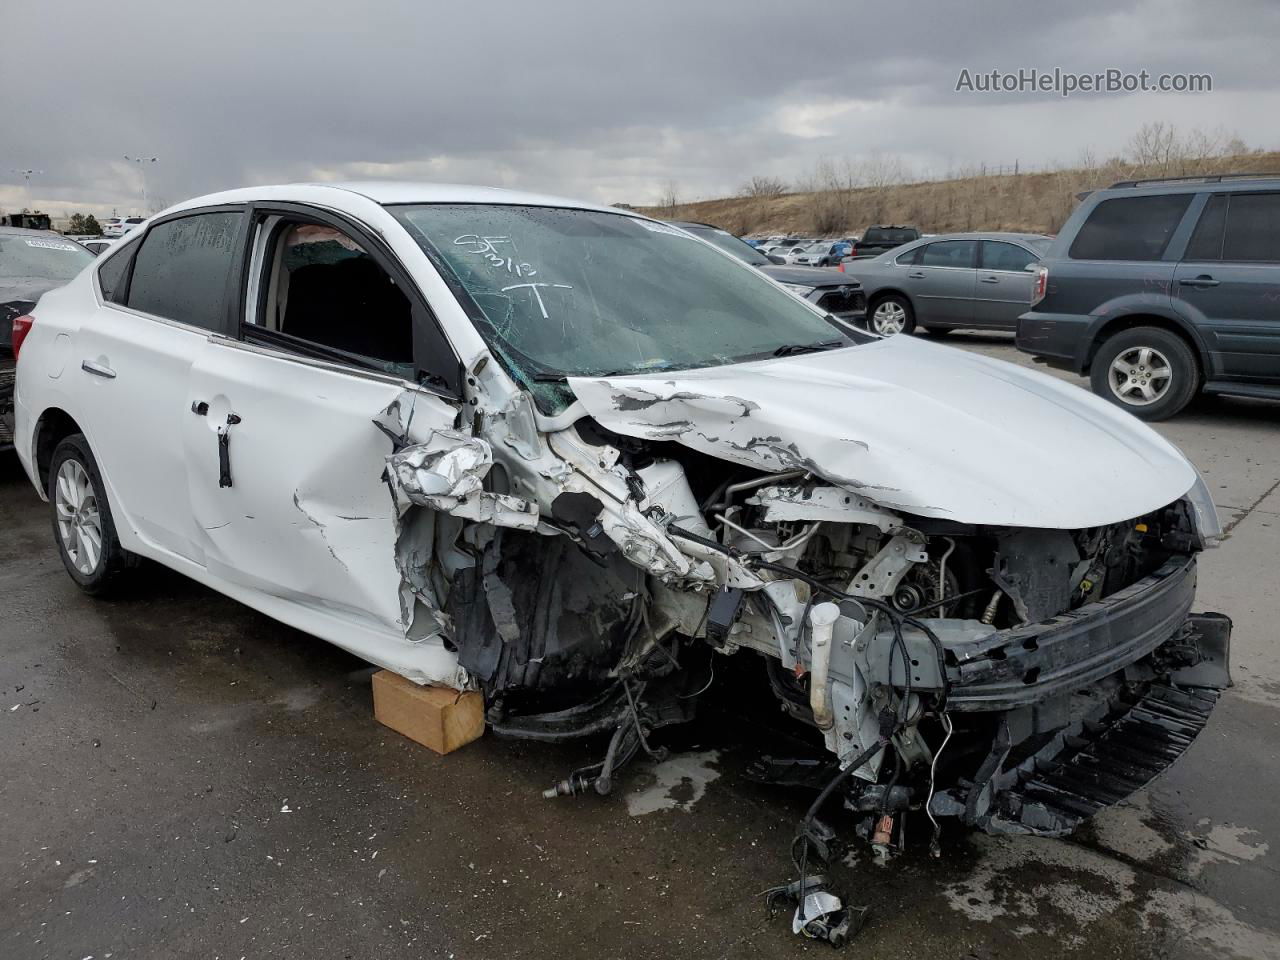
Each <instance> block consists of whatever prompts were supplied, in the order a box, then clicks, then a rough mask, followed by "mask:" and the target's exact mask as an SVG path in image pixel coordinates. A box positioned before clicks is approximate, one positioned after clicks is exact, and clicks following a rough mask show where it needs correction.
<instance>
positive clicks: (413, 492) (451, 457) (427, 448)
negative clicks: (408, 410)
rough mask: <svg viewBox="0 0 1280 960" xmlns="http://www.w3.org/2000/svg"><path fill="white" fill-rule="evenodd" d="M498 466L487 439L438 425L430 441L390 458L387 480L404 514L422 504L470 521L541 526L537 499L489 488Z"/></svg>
mask: <svg viewBox="0 0 1280 960" xmlns="http://www.w3.org/2000/svg"><path fill="white" fill-rule="evenodd" d="M492 467H493V453H492V451H491V450H490V448H489V444H488V443H487V442H485V441H484V440H481V439H480V438H478V437H470V436H467V435H466V434H463V433H460V432H458V431H456V430H432V431H431V435H430V436H429V437H428V438H427V440H426V441H425V442H423V443H418V444H414V445H413V446H409V447H405V448H404V449H402V450H400V451H398V452H396V453H393V454H391V456H389V457H388V458H387V482H388V484H390V486H391V491H392V495H393V496H394V497H395V500H396V503H397V506H398V507H399V509H400V512H401V514H403V513H404V511H405V510H406V509H407V508H408V506H409V505H410V504H416V505H418V506H422V507H430V508H431V509H433V510H439V511H441V512H442V513H447V514H450V515H452V516H455V517H458V518H461V519H465V520H475V521H478V522H481V523H492V524H494V525H495V526H501V527H514V528H516V529H520V530H533V529H534V528H536V527H537V526H538V505H537V504H536V503H533V502H531V501H529V500H523V499H521V498H519V497H512V496H508V495H506V494H496V493H489V492H488V491H486V490H485V489H484V478H485V476H486V475H487V474H488V473H489V470H490V468H492Z"/></svg>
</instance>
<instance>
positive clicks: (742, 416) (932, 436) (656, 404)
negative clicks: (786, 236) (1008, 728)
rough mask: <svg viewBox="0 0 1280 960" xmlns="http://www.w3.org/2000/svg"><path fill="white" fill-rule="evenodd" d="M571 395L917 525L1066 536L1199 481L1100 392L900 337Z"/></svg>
mask: <svg viewBox="0 0 1280 960" xmlns="http://www.w3.org/2000/svg"><path fill="white" fill-rule="evenodd" d="M569 385H570V387H571V388H572V389H573V392H574V393H575V394H576V395H577V397H578V399H579V400H580V401H581V402H582V404H583V406H584V407H586V409H587V411H588V412H589V413H590V414H591V415H592V417H594V418H595V419H596V420H597V421H598V422H599V423H600V424H601V425H602V426H604V427H606V428H607V429H609V430H612V431H614V432H615V433H619V434H622V435H624V436H628V437H640V438H646V439H654V440H673V441H676V442H678V443H680V444H683V445H684V446H687V447H690V448H692V449H694V450H698V451H701V452H702V453H706V454H710V455H711V456H714V457H719V458H722V459H724V460H728V461H731V462H733V463H738V464H742V465H745V466H749V467H755V468H757V469H760V470H765V471H768V472H780V471H782V470H791V469H796V468H799V469H803V470H808V471H811V472H813V473H815V474H817V475H818V476H821V477H823V478H825V479H826V480H827V481H829V482H830V483H834V484H837V485H839V486H841V487H843V488H845V489H849V490H853V491H854V492H857V493H860V494H862V495H863V496H865V497H868V498H870V499H872V500H875V501H876V502H877V503H879V504H881V505H882V506H885V507H888V508H889V509H892V510H902V511H907V512H910V513H914V514H918V515H920V516H925V517H935V518H941V519H950V520H956V521H961V522H965V523H977V524H992V525H1008V526H1025V527H1048V528H1060V529H1079V528H1082V527H1092V526H1101V525H1103V524H1108V523H1115V522H1119V521H1121V520H1124V519H1127V518H1129V517H1135V516H1141V515H1142V514H1144V513H1148V512H1150V511H1152V510H1155V509H1158V508H1159V507H1161V506H1164V505H1165V504H1167V503H1170V502H1172V501H1174V500H1176V499H1178V498H1179V497H1180V496H1182V495H1183V494H1185V493H1186V492H1187V491H1188V490H1189V489H1191V487H1192V485H1193V484H1195V483H1196V480H1197V476H1196V472H1195V469H1194V468H1193V467H1192V466H1191V464H1190V463H1188V462H1187V459H1186V458H1185V457H1184V456H1183V455H1182V454H1181V453H1179V452H1178V451H1177V449H1175V448H1174V447H1173V446H1172V445H1171V444H1169V443H1168V442H1167V441H1165V440H1164V439H1163V438H1161V437H1160V436H1159V435H1158V434H1156V433H1155V432H1153V431H1152V430H1150V429H1149V428H1148V427H1146V426H1145V425H1144V424H1142V423H1140V422H1138V421H1136V420H1134V418H1133V417H1131V416H1129V415H1128V414H1126V413H1124V412H1123V411H1121V410H1119V409H1118V408H1117V407H1114V406H1113V405H1111V404H1109V403H1107V402H1106V401H1104V400H1101V399H1100V398H1098V397H1094V396H1091V395H1090V394H1088V393H1086V392H1085V391H1082V390H1080V389H1078V388H1076V387H1074V386H1072V385H1070V384H1065V383H1060V382H1058V381H1056V380H1053V379H1051V378H1048V377H1044V376H1041V375H1039V374H1036V373H1034V372H1031V371H1024V370H1021V369H1019V368H1017V367H1014V366H1011V365H1010V364H1007V363H1000V362H998V361H995V360H989V359H987V358H985V357H979V356H976V355H973V354H966V353H961V352H959V351H956V350H952V349H950V348H947V347H944V346H940V345H937V344H930V343H926V342H923V341H919V340H915V339H914V338H910V337H906V338H903V337H897V338H894V339H892V340H884V341H880V342H878V343H871V344H863V345H861V346H857V347H851V348H848V349H844V350H830V351H827V352H824V353H817V354H805V355H799V356H794V357H783V358H778V359H771V360H762V361H757V362H754V363H743V364H732V365H727V366H719V367H708V368H704V369H699V370H685V371H680V372H678V373H664V374H654V375H643V376H628V377H616V378H607V379H606V378H589V377H571V378H569ZM1085 451H1087V453H1085Z"/></svg>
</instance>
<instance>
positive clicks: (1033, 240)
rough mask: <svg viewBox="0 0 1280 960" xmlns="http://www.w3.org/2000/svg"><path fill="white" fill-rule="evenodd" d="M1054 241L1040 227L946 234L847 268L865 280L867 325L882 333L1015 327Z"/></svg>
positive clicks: (845, 266) (846, 264) (844, 266)
mask: <svg viewBox="0 0 1280 960" xmlns="http://www.w3.org/2000/svg"><path fill="white" fill-rule="evenodd" d="M1051 240H1052V238H1051V237H1046V236H1043V235H1041V234H1035V233H953V234H944V235H941V236H934V237H926V238H922V239H920V240H916V241H914V242H913V243H908V244H905V245H904V246H901V247H895V248H894V249H893V250H890V251H888V252H887V253H883V254H881V255H880V256H878V257H872V258H868V259H866V260H856V259H854V260H846V261H845V262H844V263H843V264H841V267H842V269H843V270H844V272H845V273H847V274H849V275H851V276H852V277H854V279H856V280H858V281H859V282H861V283H862V287H863V289H864V290H865V291H866V295H867V325H868V326H869V327H870V328H871V330H872V332H874V333H878V334H880V336H882V337H889V336H893V335H894V334H898V333H911V332H912V331H913V330H915V329H916V328H917V327H919V328H921V329H923V330H924V331H926V332H928V333H944V332H946V331H948V330H956V329H959V328H968V329H977V330H1014V329H1016V327H1017V324H1018V316H1019V315H1020V314H1023V313H1025V312H1026V311H1027V309H1028V308H1029V305H1030V303H1031V288H1032V285H1033V283H1034V282H1035V269H1036V266H1037V265H1038V264H1039V262H1040V258H1041V257H1042V256H1043V255H1044V253H1045V251H1047V250H1048V248H1049V244H1050V242H1051Z"/></svg>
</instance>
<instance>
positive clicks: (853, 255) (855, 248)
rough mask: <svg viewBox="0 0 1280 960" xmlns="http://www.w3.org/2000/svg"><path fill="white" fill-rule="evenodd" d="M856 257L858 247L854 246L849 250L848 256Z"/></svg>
mask: <svg viewBox="0 0 1280 960" xmlns="http://www.w3.org/2000/svg"><path fill="white" fill-rule="evenodd" d="M857 255H858V246H857V244H854V245H853V246H851V247H850V248H849V256H851V257H856V256H857Z"/></svg>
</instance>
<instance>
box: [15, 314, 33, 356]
mask: <svg viewBox="0 0 1280 960" xmlns="http://www.w3.org/2000/svg"><path fill="white" fill-rule="evenodd" d="M35 322H36V318H35V317H32V316H29V315H27V314H23V315H22V316H20V317H14V318H13V359H15V360H17V359H18V351H19V350H21V349H22V341H23V340H25V339H27V334H28V333H30V332H31V325H32V324H33V323H35Z"/></svg>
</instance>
